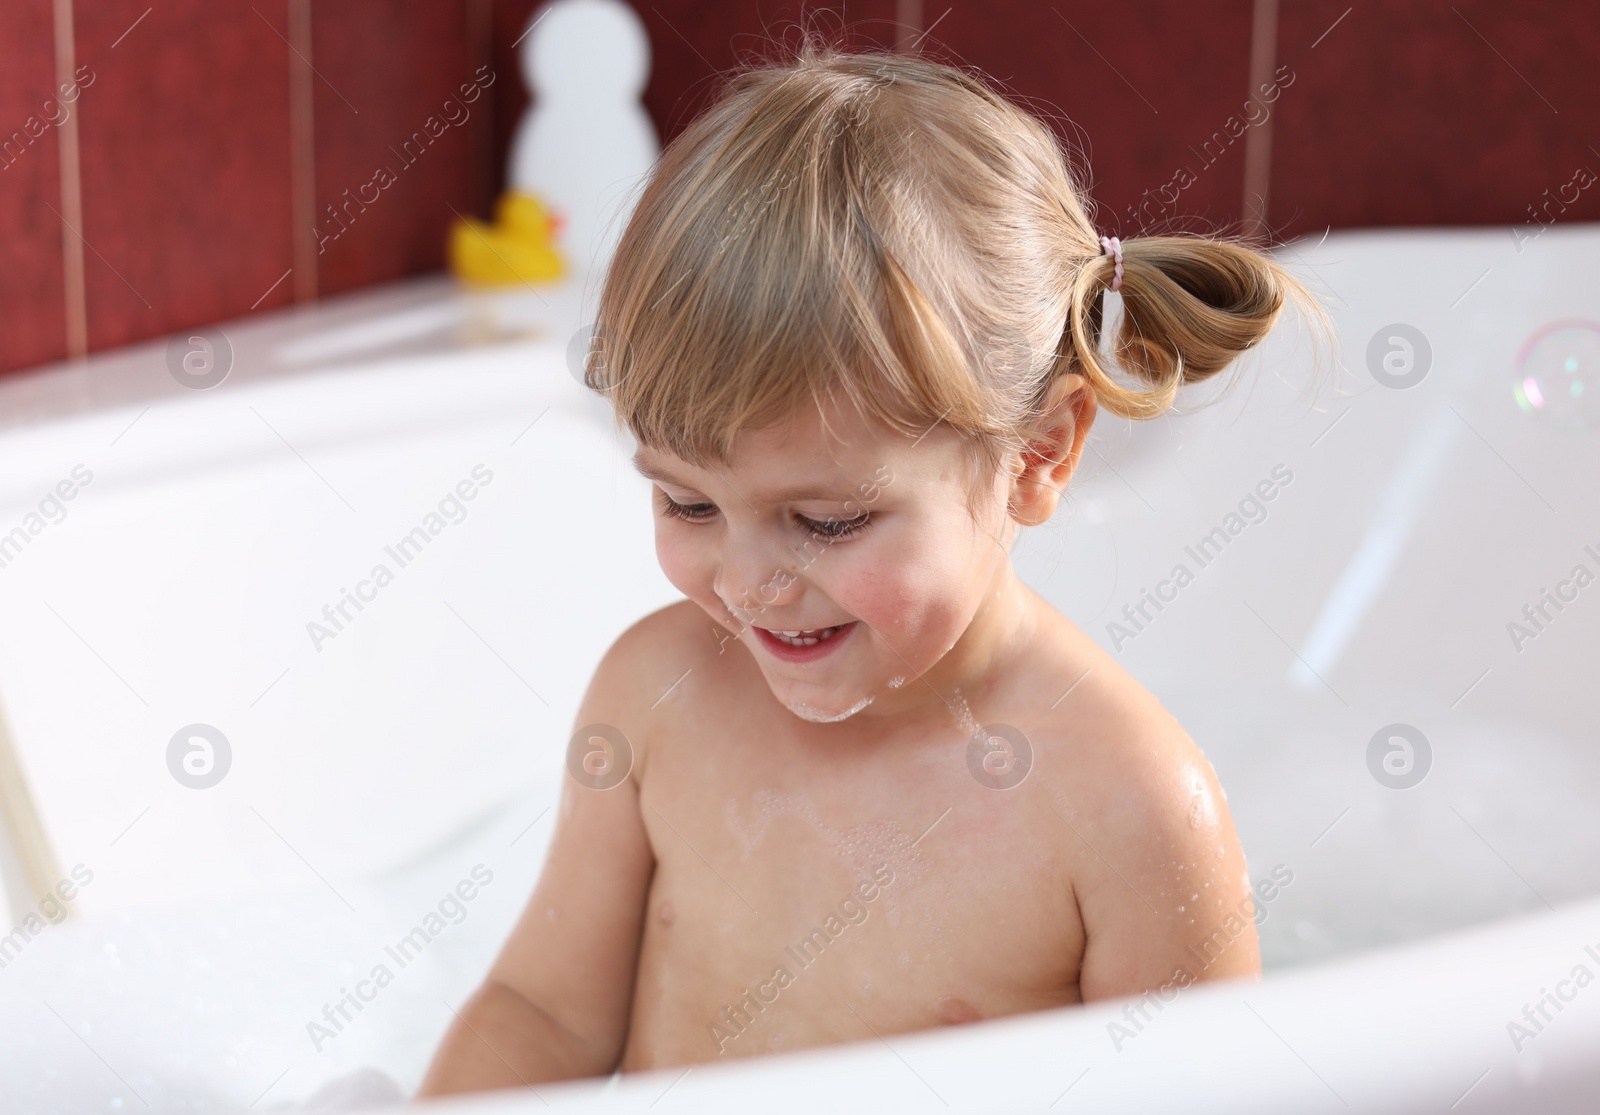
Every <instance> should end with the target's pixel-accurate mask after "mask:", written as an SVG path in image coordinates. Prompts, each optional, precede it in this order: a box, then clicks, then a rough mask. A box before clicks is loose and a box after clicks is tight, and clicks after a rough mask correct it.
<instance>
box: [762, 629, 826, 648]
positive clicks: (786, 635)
mask: <svg viewBox="0 0 1600 1115" xmlns="http://www.w3.org/2000/svg"><path fill="white" fill-rule="evenodd" d="M838 631H839V627H838V626H834V627H824V628H821V629H819V630H817V631H774V632H772V634H773V635H776V636H777V637H778V638H779V639H781V640H782V641H783V642H786V643H788V644H789V645H790V646H796V647H812V646H816V645H817V644H818V643H820V642H822V641H823V640H824V639H831V638H833V636H834V635H836V634H837V633H838Z"/></svg>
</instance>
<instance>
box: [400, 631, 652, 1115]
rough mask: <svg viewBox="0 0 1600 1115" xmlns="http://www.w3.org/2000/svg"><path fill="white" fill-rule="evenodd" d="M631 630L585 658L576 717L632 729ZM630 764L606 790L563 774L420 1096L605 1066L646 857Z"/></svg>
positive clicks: (624, 1027)
mask: <svg viewBox="0 0 1600 1115" xmlns="http://www.w3.org/2000/svg"><path fill="white" fill-rule="evenodd" d="M635 630H637V629H635ZM632 634H633V632H629V634H627V635H624V636H623V637H622V638H621V639H619V640H618V642H617V644H616V645H615V646H614V647H613V648H612V649H611V651H610V652H609V653H608V654H607V655H606V657H605V659H604V660H603V661H602V662H601V664H600V667H599V669H597V670H596V672H595V677H594V680H593V681H592V682H591V683H590V686H589V692H588V693H587V694H586V695H585V697H584V701H583V705H582V707H581V708H580V709H579V711H578V723H579V724H582V725H587V724H596V723H600V724H611V725H616V726H618V727H619V728H621V729H622V730H623V731H624V732H625V733H626V734H627V735H628V736H629V738H630V740H634V741H637V740H638V739H639V737H638V736H636V735H635V734H634V733H633V732H630V731H629V730H628V729H629V727H631V726H632V723H633V722H634V720H633V715H634V709H633V707H632V706H633V703H634V702H632V701H630V700H629V699H628V695H627V687H626V686H625V684H624V679H625V677H626V676H628V674H629V671H628V669H627V668H626V659H628V658H630V657H631V655H630V654H629V653H628V648H627V647H626V646H625V644H628V643H629V642H632V641H636V640H631V639H630V635H632ZM634 745H635V746H637V742H635V744H634ZM638 769H639V768H638V764H637V763H636V764H635V766H634V770H633V771H632V772H630V773H629V775H628V776H627V777H625V778H624V779H623V780H622V781H621V783H620V784H618V785H616V786H614V787H612V788H611V789H608V790H595V789H590V788H588V787H586V786H583V785H580V784H578V783H577V782H576V781H575V780H574V779H573V778H572V777H571V776H566V777H565V778H564V780H563V781H564V785H563V789H562V793H561V803H560V808H559V810H558V812H559V814H560V815H559V817H558V818H557V821H556V831H555V835H554V837H553V838H552V841H551V844H550V851H549V854H548V856H547V858H546V860H545V865H544V870H543V872H542V874H541V875H540V876H539V883H538V886H537V887H536V888H535V890H534V892H533V896H532V897H531V898H530V899H529V901H528V905H527V907H526V909H524V910H523V912H522V917H521V918H520V919H519V921H518V922H517V925H516V928H515V929H513V930H512V933H511V936H510V938H509V939H508V940H507V941H506V943H505V945H504V947H503V948H502V949H501V951H500V955H499V957H498V959H496V961H495V963H494V966H493V967H492V968H491V969H490V971H489V975H488V976H487V978H486V979H485V980H484V983H483V986H482V987H480V988H479V989H478V991H477V992H476V993H475V994H474V995H473V996H472V998H470V999H469V1000H467V1002H466V1004H465V1005H464V1006H463V1007H462V1008H461V1010H460V1012H459V1013H458V1014H457V1016H456V1018H455V1020H454V1021H453V1022H452V1023H451V1025H450V1028H449V1029H448V1030H447V1031H446V1033H445V1036H444V1040H443V1041H442V1042H441V1043H440V1045H439V1050H438V1052H437V1053H436V1054H435V1055H434V1059H433V1063H432V1065H431V1066H430V1067H429V1069H428V1073H427V1076H426V1077H425V1078H424V1079H423V1082H422V1087H421V1088H420V1089H419V1090H418V1093H417V1095H418V1097H419V1098H420V1097H426V1096H437V1095H443V1094H446V1093H450V1092H467V1091H478V1090H483V1089H489V1088H509V1087H517V1086H525V1085H531V1084H537V1083H540V1082H541V1081H549V1080H565V1079H571V1078H574V1077H583V1076H601V1075H606V1074H609V1073H610V1072H612V1071H613V1070H614V1069H615V1068H616V1066H617V1064H618V1062H619V1061H620V1060H621V1057H622V1051H623V1047H624V1044H625V1042H626V1039H627V1032H628V1014H629V1010H630V1007H631V1005H632V999H633V987H634V977H635V974H636V971H637V968H638V958H639V944H640V939H641V936H642V932H643V922H644V910H645V904H646V900H647V898H648V895H649V889H650V880H651V876H652V873H653V871H654V868H655V858H654V855H653V853H652V851H651V848H650V843H649V840H648V838H647V836H646V834H645V828H644V822H643V820H642V819H641V817H640V814H639V789H638V783H637V782H636V781H635V775H636V774H637V772H638Z"/></svg>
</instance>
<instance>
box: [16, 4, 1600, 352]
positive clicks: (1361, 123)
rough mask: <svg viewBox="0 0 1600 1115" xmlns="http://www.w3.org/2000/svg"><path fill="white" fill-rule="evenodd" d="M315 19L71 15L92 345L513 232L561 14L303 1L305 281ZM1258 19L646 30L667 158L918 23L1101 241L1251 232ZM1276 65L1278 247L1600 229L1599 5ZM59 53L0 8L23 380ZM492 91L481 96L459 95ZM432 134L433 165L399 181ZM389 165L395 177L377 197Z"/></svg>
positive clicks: (1342, 36)
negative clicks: (1086, 188) (472, 229)
mask: <svg viewBox="0 0 1600 1115" xmlns="http://www.w3.org/2000/svg"><path fill="white" fill-rule="evenodd" d="M296 2H301V0H163V2H162V3H159V4H156V5H152V4H151V3H150V2H149V0H96V2H93V3H91V2H89V0H74V8H75V11H74V17H73V27H74V31H75V37H76V62H77V64H79V65H81V66H86V67H88V68H89V71H90V72H92V73H93V75H94V79H93V84H92V85H91V86H90V87H88V88H86V89H85V90H84V91H83V94H82V96H81V98H80V100H79V102H78V103H77V104H76V105H74V106H69V107H71V108H72V109H73V110H74V111H75V114H76V115H75V119H76V121H77V124H78V127H79V129H80V132H79V134H80V147H81V159H82V162H81V166H82V170H81V176H80V177H81V184H82V187H81V188H82V197H83V226H82V229H81V231H82V233H83V236H84V238H85V240H86V242H87V244H88V247H87V248H85V250H84V292H85V296H86V302H87V319H88V320H87V334H88V346H89V348H90V350H95V349H101V348H106V347H109V346H113V345H118V344H123V343H126V342H129V341H132V340H137V339H141V338H147V337H154V336H160V335H163V334H166V333H168V332H171V331H174V330H178V329H181V328H184V327H187V326H190V325H197V324H201V323H205V322H210V321H215V320H219V319H224V318H229V317H235V316H239V315H242V314H247V313H250V312H252V311H253V310H266V309H269V308H274V307H281V306H284V305H287V304H289V303H290V302H291V301H292V300H293V299H294V298H295V297H296V292H297V291H299V292H300V293H301V294H302V295H309V294H310V293H311V292H312V291H313V290H314V291H315V292H316V294H318V295H328V294H334V293H338V292H341V291H346V290H351V289H355V288H358V287H362V286H366V285H369V284H372V283H380V282H385V281H390V280H393V279H398V278H402V277H404V276H407V275H412V274H417V273H420V272H428V271H434V270H437V269H438V268H440V267H441V266H442V265H443V261H444V241H445V232H446V230H447V229H448V227H449V225H450V223H451V221H453V220H454V219H455V214H456V213H457V212H460V213H469V212H471V213H476V214H477V215H480V216H486V215H488V213H489V210H490V206H491V203H492V201H493V198H494V197H495V195H496V194H497V192H498V190H499V187H500V183H501V182H502V180H503V168H504V165H505V159H506V154H507V151H508V149H509V146H510V139H511V135H512V132H513V130H514V128H515V125H516V122H517V120H518V118H519V117H520V115H521V113H522V111H523V109H524V108H525V107H526V103H527V98H526V90H525V89H524V87H523V84H522V78H521V74H520V72H519V70H518V68H517V65H516V56H515V53H514V51H513V50H512V44H513V43H514V42H515V40H516V39H517V38H518V37H519V36H520V35H521V34H522V32H523V30H524V29H525V28H526V26H527V24H528V22H529V20H530V19H531V18H532V15H533V12H534V9H535V7H536V5H537V3H538V0H447V2H441V0H359V2H356V0H351V2H346V3H332V2H328V0H307V2H309V3H310V10H311V22H310V39H311V51H310V55H311V56H310V62H311V64H312V65H313V66H314V67H315V69H316V74H315V75H314V76H313V77H312V79H311V103H312V107H313V145H312V146H313V154H314V199H315V210H316V212H315V218H316V226H317V228H318V229H319V231H320V233H321V235H322V237H323V247H324V250H323V251H322V252H321V253H320V254H317V255H316V256H315V263H314V272H315V273H314V276H309V277H307V276H300V277H298V278H296V279H294V280H284V281H280V279H281V278H282V276H283V274H284V272H285V271H286V270H288V269H289V268H290V267H292V266H294V265H295V233H296V228H295V225H294V223H293V222H294V209H293V205H294V202H293V196H294V194H293V169H294V166H295V165H296V164H295V163H294V161H293V160H292V159H291V144H292V143H293V135H294V133H293V128H292V127H291V123H290V83H291V76H290V72H291V67H290V60H291V54H290V47H289V45H288V43H287V42H286V40H288V39H291V38H293V37H294V32H293V30H292V29H291V22H290V12H291V5H292V4H294V3H296ZM1258 2H1259V0H1214V2H1213V3H1209V4H1204V5H1199V4H1190V3H1184V2H1181V0H1124V2H1122V3H1119V4H1115V5H1108V4H1103V3H1098V2H1096V3H1090V2H1087V0H1057V2H1055V3H1038V2H1037V0H989V2H987V3H985V4H982V5H976V4H941V3H939V2H938V0H933V2H926V0H923V2H920V3H919V2H917V0H857V2H855V3H851V4H848V6H846V7H844V8H843V9H842V10H844V11H847V13H848V20H847V21H846V20H845V19H843V18H842V17H841V15H840V10H841V8H838V7H835V8H828V7H819V6H817V5H816V4H815V3H811V4H807V5H805V6H802V5H801V4H800V3H798V2H779V0H754V2H752V0H653V2H651V3H638V4H636V8H637V10H638V11H639V13H640V16H641V18H642V19H643V21H644V23H645V27H646V29H647V32H648V34H649V36H650V40H651V47H652V51H653V54H654V64H653V69H652V74H651V79H650V83H649V86H648V87H647V89H646V92H645V104H646V107H647V109H648V110H649V111H650V113H651V115H652V117H653V119H654V120H655V122H656V125H657V128H658V130H659V131H660V133H661V135H662V137H663V139H664V140H670V139H671V138H672V137H674V136H675V135H676V134H677V133H678V132H679V131H681V130H682V128H683V126H684V125H685V124H686V123H687V122H688V121H689V120H690V119H692V118H693V116H694V115H695V114H696V113H697V112H698V111H700V109H701V108H703V107H704V105H705V104H706V102H707V100H708V99H709V98H710V97H712V96H713V95H714V94H715V92H716V90H717V88H718V76H717V75H718V74H719V73H721V72H722V71H725V70H726V69H727V68H729V67H730V66H732V65H734V64H736V63H737V62H739V61H742V60H743V59H745V58H748V57H750V56H751V55H759V54H763V53H770V52H771V51H772V49H773V47H772V46H771V45H770V40H772V39H774V38H775V39H777V40H779V41H780V42H788V43H790V44H793V43H794V42H795V41H796V39H797V37H798V35H799V33H800V29H801V27H802V26H805V27H810V28H812V29H814V30H817V31H820V32H822V33H824V34H827V35H831V36H833V37H835V38H836V39H838V38H842V40H843V41H844V42H845V43H846V44H847V45H849V46H852V47H857V48H866V47H879V48H891V47H893V46H894V45H895V44H896V42H897V41H899V40H900V38H901V36H902V34H903V28H902V27H901V26H900V25H899V24H898V23H897V19H898V18H899V16H900V15H901V14H903V13H904V14H907V15H908V18H913V19H917V18H920V25H921V26H923V27H924V28H929V27H931V30H929V33H928V35H927V37H926V39H925V40H924V42H923V49H924V50H925V51H926V52H927V53H929V54H930V55H932V56H933V57H936V58H939V59H941V60H943V61H948V62H952V63H955V64H960V65H966V66H970V67H974V68H977V69H979V70H981V71H984V72H985V73H987V74H988V75H990V76H991V77H992V78H993V79H994V80H996V81H997V82H998V83H999V84H1000V85H1001V87H1002V88H1003V89H1005V90H1007V91H1008V92H1010V93H1011V94H1012V95H1013V96H1015V97H1017V98H1019V99H1020V100H1022V101H1023V102H1024V103H1026V104H1028V105H1029V106H1031V107H1032V108H1033V109H1034V110H1035V111H1037V112H1039V113H1041V114H1042V115H1044V116H1046V117H1047V118H1049V119H1050V120H1051V121H1052V123H1053V124H1054V126H1055V127H1056V128H1057V130H1058V131H1059V133H1060V134H1061V135H1062V137H1063V138H1064V139H1065V140H1066V141H1067V142H1068V143H1070V144H1071V145H1073V147H1074V148H1075V150H1077V151H1078V152H1079V154H1080V156H1081V162H1082V163H1083V165H1086V166H1087V167H1088V170H1089V172H1090V177H1089V178H1088V183H1089V185H1090V188H1091V190H1092V193H1093V196H1094V198H1095V199H1096V201H1097V203H1098V206H1099V212H1098V216H1097V222H1098V223H1099V224H1100V225H1101V226H1102V227H1103V228H1105V229H1106V231H1108V232H1115V233H1118V234H1121V235H1131V234H1138V233H1140V232H1149V231H1154V230H1159V229H1163V228H1172V227H1177V228H1191V229H1217V230H1233V229H1237V228H1238V227H1239V226H1240V222H1241V220H1242V219H1243V218H1244V217H1245V213H1244V206H1243V194H1244V177H1245V168H1244V163H1245V148H1246V146H1247V144H1248V141H1249V139H1250V138H1255V139H1259V138H1261V136H1260V135H1259V134H1257V135H1254V136H1253V137H1251V136H1240V137H1238V138H1237V139H1236V140H1235V141H1234V142H1229V130H1230V128H1231V129H1233V130H1235V131H1237V130H1238V121H1239V120H1240V119H1241V118H1242V117H1243V116H1244V115H1245V109H1244V106H1245V101H1246V98H1247V97H1249V96H1250V95H1251V92H1252V91H1251V88H1250V86H1251V80H1250V60H1251V34H1252V26H1253V15H1254V13H1255V11H1256V9H1257V5H1258ZM918 9H920V10H921V12H922V15H921V16H920V17H917V16H915V13H916V11H917V10H918ZM130 27H131V28H132V30H131V31H130V30H129V28H130ZM124 36H125V37H124ZM119 38H120V41H118V40H119ZM113 44H115V45H113ZM1275 49H1276V55H1275V60H1274V61H1275V64H1276V65H1278V66H1279V67H1281V70H1280V73H1281V74H1282V75H1283V87H1282V89H1281V91H1280V94H1279V95H1278V96H1277V98H1276V99H1275V100H1274V101H1273V103H1272V105H1271V106H1270V109H1271V112H1272V127H1271V132H1270V134H1271V159H1270V191H1269V193H1270V201H1269V207H1268V222H1269V223H1268V228H1269V230H1270V232H1271V233H1272V234H1273V235H1275V236H1292V235H1297V234H1301V233H1305V232H1316V231H1319V230H1321V229H1323V228H1327V227H1330V226H1331V227H1352V226H1385V225H1415V224H1424V225H1426V224H1452V225H1463V224H1466V225H1472V224H1477V225H1495V224H1499V225H1504V226H1506V227H1508V228H1511V227H1513V226H1517V225H1519V224H1521V223H1523V222H1529V221H1531V220H1533V219H1534V217H1535V216H1536V215H1537V216H1539V217H1540V218H1541V219H1542V220H1545V221H1549V220H1555V219H1559V220H1562V221H1568V220H1596V219H1600V185H1597V186H1594V187H1590V188H1588V189H1587V190H1577V189H1575V188H1574V186H1573V182H1574V180H1575V175H1579V174H1580V172H1585V171H1586V172H1587V173H1588V174H1592V175H1593V174H1600V150H1597V149H1600V96H1597V95H1596V88H1595V82H1596V79H1595V77H1594V65H1593V59H1595V58H1597V57H1600V6H1596V5H1591V4H1584V5H1577V4H1572V3H1570V2H1562V0H1529V2H1528V3H1525V4H1519V5H1515V6H1508V5H1504V4H1499V3H1493V2H1491V0H1406V2H1404V3H1402V2H1399V0H1393V2H1390V3H1369V4H1361V5H1351V4H1348V3H1344V2H1341V0H1296V2H1295V3H1292V4H1291V3H1285V4H1283V5H1282V7H1281V10H1280V11H1279V25H1278V34H1277V39H1276V48H1275ZM54 51H55V35H54V23H53V17H52V3H51V0H6V3H4V4H3V5H0V140H5V139H6V137H15V138H13V139H11V141H10V142H11V145H12V146H11V149H10V150H9V151H8V152H7V153H6V154H5V155H4V157H0V244H3V250H4V252H5V263H6V266H4V267H0V372H5V371H14V370H18V369H23V368H28V367H31V366H33V365H36V364H39V363H43V362H47V361H52V360H58V359H62V358H64V357H66V356H68V355H69V351H68V342H67V336H68V326H69V323H68V320H67V310H66V301H65V283H66V279H65V273H64V270H63V267H64V264H63V248H62V244H63V231H62V225H61V218H60V217H59V216H58V215H57V213H56V212H53V211H52V207H53V208H54V210H57V211H59V210H61V209H62V200H61V198H62V189H61V186H62V182H61V177H60V151H59V140H60V132H59V129H57V128H55V127H53V126H48V125H46V126H44V127H43V128H42V129H41V128H40V127H39V126H38V125H35V130H38V131H40V132H41V134H40V135H38V136H37V137H36V138H34V139H33V141H32V142H31V143H29V142H27V140H28V138H29V137H28V133H27V127H28V121H29V119H30V117H32V118H35V119H41V118H44V117H45V116H47V115H49V114H51V113H53V112H55V111H56V109H55V106H54V105H53V104H49V105H48V107H47V103H48V102H51V101H52V99H53V97H54V96H55V83H56V75H55V57H54ZM480 65H486V66H487V67H488V69H486V70H482V71H480V70H479V66H480ZM480 75H481V76H480ZM491 76H492V78H493V84H492V85H490V86H489V91H488V94H487V95H484V96H481V97H479V99H478V100H477V101H475V102H466V101H465V98H464V97H463V95H462V93H461V91H460V87H461V86H462V84H464V83H471V82H473V81H474V80H477V81H480V82H483V83H484V84H487V78H488V77H491ZM447 101H452V102H453V105H452V104H447ZM1254 115H1256V116H1259V110H1255V111H1254ZM430 118H431V121H430ZM441 122H443V123H444V124H445V125H446V126H444V127H440V124H441ZM430 129H431V130H432V131H433V132H436V133H437V134H436V135H430ZM419 134H420V136H421V140H417V139H412V142H413V146H414V147H415V148H417V149H419V150H420V154H418V155H416V156H415V158H414V159H413V158H411V157H410V156H405V157H402V155H401V154H399V153H398V152H399V149H401V148H403V147H404V145H405V143H406V141H407V140H408V139H411V138H412V137H416V136H418V135H419ZM429 139H431V140H432V142H427V143H424V142H423V141H426V140H429ZM1208 143H1209V146H1208ZM379 168H383V169H385V170H386V171H387V172H389V173H390V174H392V175H393V176H394V181H393V183H392V184H391V185H389V186H387V187H379V188H377V189H376V191H375V190H374V187H373V186H372V185H371V183H372V182H373V180H374V175H375V174H376V173H377V172H378V171H379ZM1578 180H1582V179H1581V176H1580V178H1579V179H1578ZM1180 182H1181V183H1182V186H1181V187H1180V188H1174V186H1175V184H1176V183H1180ZM363 188H365V199H367V200H363V199H361V198H360V197H359V196H358V195H359V194H360V193H361V191H362V189H363ZM346 191H349V193H348V194H347V193H346ZM374 198H375V199H374ZM352 199H354V200H352ZM329 206H336V207H338V208H339V209H340V212H341V214H342V219H340V220H336V219H335V218H334V217H333V215H331V214H330V213H329V212H328V207H329ZM1535 210H1537V214H1536V213H1535V212H1534V211H1535ZM1537 227H1538V226H1537V225H1533V224H1529V225H1528V226H1527V229H1528V230H1529V231H1532V230H1534V229H1536V228H1537ZM335 232H337V233H338V235H337V236H335V235H333V234H334V233H335ZM69 235H70V234H69ZM313 280H314V281H313ZM274 284H276V285H274Z"/></svg>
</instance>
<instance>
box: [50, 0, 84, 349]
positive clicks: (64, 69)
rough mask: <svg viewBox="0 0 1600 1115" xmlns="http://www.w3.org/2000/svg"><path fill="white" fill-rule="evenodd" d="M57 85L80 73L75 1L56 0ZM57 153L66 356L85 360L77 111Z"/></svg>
mask: <svg viewBox="0 0 1600 1115" xmlns="http://www.w3.org/2000/svg"><path fill="white" fill-rule="evenodd" d="M53 7H54V15H55V48H56V87H57V88H58V89H65V88H67V87H68V86H69V85H71V84H72V82H73V75H74V74H75V73H76V72H77V45H76V42H75V41H74V38H73V13H72V0H55V3H54V6H53ZM60 133H61V134H60V139H59V140H58V142H57V145H56V152H57V155H58V156H59V159H60V164H61V213H62V216H63V217H64V218H65V219H64V220H63V222H62V227H61V279H62V284H63V287H64V290H63V294H64V296H65V298H66V307H65V310H66V313H65V315H64V316H65V318H66V330H67V358H68V359H69V360H82V359H83V358H84V357H86V356H87V355H88V354H89V310H88V296H87V293H86V291H85V289H84V273H83V242H82V241H81V240H79V239H78V237H77V236H76V235H74V233H73V231H72V230H73V229H74V228H82V227H83V176H82V170H81V165H80V163H79V159H78V114H77V113H76V112H74V113H70V114H69V115H68V116H67V118H66V119H65V120H63V121H62V122H61V125H60Z"/></svg>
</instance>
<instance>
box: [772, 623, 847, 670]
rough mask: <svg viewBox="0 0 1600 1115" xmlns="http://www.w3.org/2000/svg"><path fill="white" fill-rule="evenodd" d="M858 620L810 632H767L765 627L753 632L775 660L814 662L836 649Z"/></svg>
mask: <svg viewBox="0 0 1600 1115" xmlns="http://www.w3.org/2000/svg"><path fill="white" fill-rule="evenodd" d="M858 622H860V621H859V620H851V621H850V622H849V623H840V624H835V625H834V626H833V627H821V628H817V629H816V630H812V631H768V630H767V629H766V628H765V627H756V628H753V630H754V631H755V633H756V638H757V639H759V640H760V641H761V645H762V646H763V647H765V648H766V649H767V650H768V651H770V652H771V653H772V655H773V657H775V658H781V659H783V660H784V661H785V662H814V661H816V660H817V659H819V658H821V657H823V656H824V655H827V654H832V653H833V652H834V651H835V650H837V649H838V647H839V645H840V643H842V642H843V641H844V639H845V638H846V636H848V635H849V634H850V632H851V630H852V629H854V628H855V626H856V624H857V623H858Z"/></svg>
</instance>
